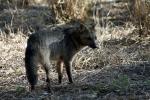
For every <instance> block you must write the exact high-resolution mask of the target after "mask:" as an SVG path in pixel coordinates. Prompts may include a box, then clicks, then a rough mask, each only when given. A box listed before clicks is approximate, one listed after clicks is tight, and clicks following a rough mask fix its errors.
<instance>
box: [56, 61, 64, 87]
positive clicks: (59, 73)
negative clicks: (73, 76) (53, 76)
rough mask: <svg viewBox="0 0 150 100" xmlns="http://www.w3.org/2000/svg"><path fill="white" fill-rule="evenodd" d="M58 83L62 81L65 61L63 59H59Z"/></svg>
mask: <svg viewBox="0 0 150 100" xmlns="http://www.w3.org/2000/svg"><path fill="white" fill-rule="evenodd" d="M56 66H57V72H58V83H59V84H61V82H62V72H63V63H62V61H61V60H59V61H57V65H56Z"/></svg>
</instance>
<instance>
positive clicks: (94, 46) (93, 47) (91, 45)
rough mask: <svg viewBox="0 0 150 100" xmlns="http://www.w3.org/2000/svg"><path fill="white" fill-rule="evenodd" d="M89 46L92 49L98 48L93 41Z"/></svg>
mask: <svg viewBox="0 0 150 100" xmlns="http://www.w3.org/2000/svg"><path fill="white" fill-rule="evenodd" d="M89 47H90V48H92V49H95V48H98V47H97V45H96V43H95V42H92V43H91V44H90V45H89Z"/></svg>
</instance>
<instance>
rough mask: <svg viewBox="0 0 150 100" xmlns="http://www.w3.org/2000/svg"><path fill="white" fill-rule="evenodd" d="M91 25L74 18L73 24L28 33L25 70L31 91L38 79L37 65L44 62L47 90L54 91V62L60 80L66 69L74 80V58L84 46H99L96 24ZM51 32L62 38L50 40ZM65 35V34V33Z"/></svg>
mask: <svg viewBox="0 0 150 100" xmlns="http://www.w3.org/2000/svg"><path fill="white" fill-rule="evenodd" d="M92 27H93V28H88V27H87V26H86V25H84V23H82V22H79V21H75V22H73V24H72V25H70V27H67V28H60V27H56V28H55V29H53V30H51V31H50V32H49V33H47V32H43V33H42V32H36V33H33V34H31V35H30V36H29V38H28V40H27V47H26V50H25V69H26V76H27V79H28V82H29V84H30V89H31V91H33V90H35V86H36V84H37V82H38V74H37V71H38V67H37V66H38V64H41V65H42V66H43V68H44V70H45V73H46V83H47V90H48V91H49V92H51V91H52V89H51V84H50V66H51V61H55V62H56V69H57V73H58V83H59V84H61V83H62V77H63V75H62V74H63V73H62V72H63V68H65V69H66V73H67V77H68V80H69V83H70V84H71V83H73V82H74V81H73V78H72V65H71V62H72V59H73V57H74V56H75V54H77V53H78V52H79V51H80V50H81V49H83V48H84V47H86V46H89V47H90V48H92V49H95V48H98V47H97V45H96V39H97V37H96V34H95V29H94V27H95V26H92ZM51 34H60V36H61V37H62V36H63V37H62V39H60V40H57V41H54V42H50V41H51V40H52V35H51ZM62 34H63V35H62Z"/></svg>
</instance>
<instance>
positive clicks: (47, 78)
mask: <svg viewBox="0 0 150 100" xmlns="http://www.w3.org/2000/svg"><path fill="white" fill-rule="evenodd" d="M43 67H44V70H45V72H46V83H47V89H48V91H49V92H51V84H50V65H49V64H47V63H45V64H44V65H43Z"/></svg>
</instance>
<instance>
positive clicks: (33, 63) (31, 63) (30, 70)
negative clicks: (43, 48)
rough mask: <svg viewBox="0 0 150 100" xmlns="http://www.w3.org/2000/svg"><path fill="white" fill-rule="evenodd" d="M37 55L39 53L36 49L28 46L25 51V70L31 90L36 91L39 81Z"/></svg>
mask: <svg viewBox="0 0 150 100" xmlns="http://www.w3.org/2000/svg"><path fill="white" fill-rule="evenodd" d="M36 55H37V52H36V50H35V48H32V46H31V45H29V44H28V45H27V48H26V51H25V68H26V75H27V79H28V81H29V83H30V85H31V90H34V88H35V85H36V84H37V81H38V75H37V69H38V68H37V60H36V59H37V58H36Z"/></svg>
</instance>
